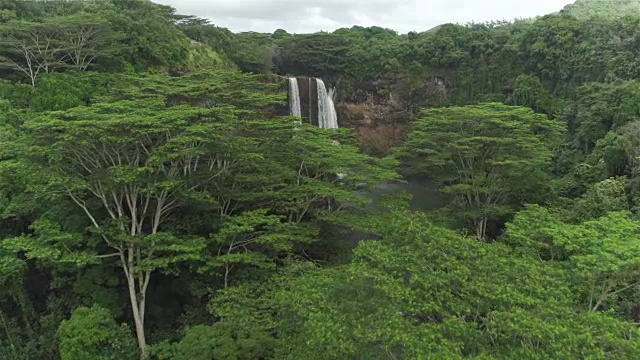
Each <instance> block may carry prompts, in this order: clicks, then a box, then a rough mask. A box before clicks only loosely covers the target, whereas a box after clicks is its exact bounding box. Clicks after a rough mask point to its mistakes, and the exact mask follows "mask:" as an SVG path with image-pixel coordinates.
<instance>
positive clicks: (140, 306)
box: [122, 264, 147, 358]
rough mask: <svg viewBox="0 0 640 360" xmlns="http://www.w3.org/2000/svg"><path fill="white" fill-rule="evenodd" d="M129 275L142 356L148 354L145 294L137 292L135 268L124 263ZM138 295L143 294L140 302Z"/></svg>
mask: <svg viewBox="0 0 640 360" xmlns="http://www.w3.org/2000/svg"><path fill="white" fill-rule="evenodd" d="M122 266H123V268H124V272H125V275H126V277H127V285H128V288H129V299H130V300H131V311H132V312H133V321H134V323H135V327H136V338H137V339H138V349H139V350H140V356H141V358H144V357H145V356H146V348H147V339H146V337H145V334H144V306H145V301H144V296H145V294H138V293H137V292H136V279H135V274H134V270H135V269H133V268H128V267H127V265H126V264H123V265H122ZM138 296H142V299H143V300H142V301H140V302H138Z"/></svg>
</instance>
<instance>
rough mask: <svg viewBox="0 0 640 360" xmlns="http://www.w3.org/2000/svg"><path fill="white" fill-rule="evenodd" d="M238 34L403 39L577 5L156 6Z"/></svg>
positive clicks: (426, 0)
mask: <svg viewBox="0 0 640 360" xmlns="http://www.w3.org/2000/svg"><path fill="white" fill-rule="evenodd" d="M153 1H154V2H157V3H160V4H165V5H171V6H173V7H174V8H176V9H177V12H178V13H179V14H184V15H195V16H197V17H200V18H205V19H209V20H211V22H212V23H213V24H215V25H218V26H222V27H226V28H229V29H230V30H232V31H235V32H240V31H257V32H268V33H272V32H273V31H275V30H277V29H285V30H287V31H288V32H290V33H310V32H316V31H333V30H335V29H338V28H341V27H351V26H353V25H361V26H374V25H375V26H380V27H384V28H390V29H393V30H396V31H398V32H400V33H406V32H409V31H418V32H420V31H425V30H429V29H431V28H433V27H435V26H437V25H441V24H445V23H462V24H464V23H469V22H484V21H491V20H512V19H516V18H528V17H533V16H538V15H545V14H549V13H552V12H555V11H558V10H560V9H562V8H563V7H564V6H565V5H567V4H569V3H573V2H574V1H575V0H153Z"/></svg>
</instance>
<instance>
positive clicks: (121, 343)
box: [60, 306, 138, 360]
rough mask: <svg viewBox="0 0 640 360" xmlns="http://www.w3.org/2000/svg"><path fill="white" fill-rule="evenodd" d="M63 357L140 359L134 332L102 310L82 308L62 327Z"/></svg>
mask: <svg viewBox="0 0 640 360" xmlns="http://www.w3.org/2000/svg"><path fill="white" fill-rule="evenodd" d="M60 353H61V356H62V360H128V359H131V360H133V359H137V358H138V355H137V351H136V345H135V342H134V341H133V338H132V337H131V332H130V330H129V329H128V328H127V327H126V326H125V325H120V326H119V325H118V324H117V323H116V322H115V320H114V319H113V317H112V316H111V314H110V313H109V311H108V310H106V309H103V308H100V307H98V306H94V307H91V308H84V307H83V308H78V309H76V310H75V311H74V312H73V314H72V315H71V318H70V319H69V320H65V321H63V322H62V323H61V324H60Z"/></svg>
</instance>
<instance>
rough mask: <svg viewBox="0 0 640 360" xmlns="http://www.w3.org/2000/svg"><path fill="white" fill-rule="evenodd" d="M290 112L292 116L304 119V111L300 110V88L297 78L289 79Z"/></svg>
mask: <svg viewBox="0 0 640 360" xmlns="http://www.w3.org/2000/svg"><path fill="white" fill-rule="evenodd" d="M289 111H290V113H291V116H296V117H299V118H301V117H302V111H301V110H300V88H299V87H298V79H297V78H289Z"/></svg>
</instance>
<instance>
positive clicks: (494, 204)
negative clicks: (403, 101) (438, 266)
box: [400, 103, 562, 239]
mask: <svg viewBox="0 0 640 360" xmlns="http://www.w3.org/2000/svg"><path fill="white" fill-rule="evenodd" d="M561 131H562V126H561V125H560V124H559V123H558V122H555V121H552V120H548V119H547V117H546V116H544V115H537V114H534V113H533V112H532V111H531V110H529V109H526V108H522V107H509V106H505V105H502V104H495V103H494V104H483V105H477V106H466V107H452V108H442V109H432V110H427V111H425V112H424V118H423V119H422V120H420V121H419V122H416V123H415V124H414V125H413V128H412V130H411V131H410V132H409V135H408V137H407V141H406V143H405V144H404V145H403V147H402V148H401V150H400V157H401V158H402V159H403V161H404V163H405V166H406V167H407V171H408V172H410V173H412V174H420V175H424V176H428V177H430V178H431V179H433V180H435V181H436V182H437V183H438V184H439V185H440V186H441V187H442V191H444V192H445V193H447V194H450V195H451V196H452V199H453V200H452V203H451V205H450V210H451V211H452V213H454V214H456V215H458V216H461V217H462V219H463V220H464V221H469V222H470V223H471V227H472V229H473V231H474V234H475V236H476V237H477V238H478V239H483V238H484V237H485V235H486V229H487V222H488V221H492V220H499V219H504V218H505V216H506V215H509V214H510V213H511V212H512V211H513V206H518V205H519V204H521V201H528V200H527V199H526V197H527V196H531V195H527V194H533V193H535V192H537V191H539V189H541V187H544V185H545V183H546V182H547V178H546V174H545V171H546V169H547V167H548V166H549V163H550V158H551V147H552V146H553V145H554V143H555V142H556V141H557V139H558V137H559V135H560V134H561ZM529 199H532V198H531V197H529Z"/></svg>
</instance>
